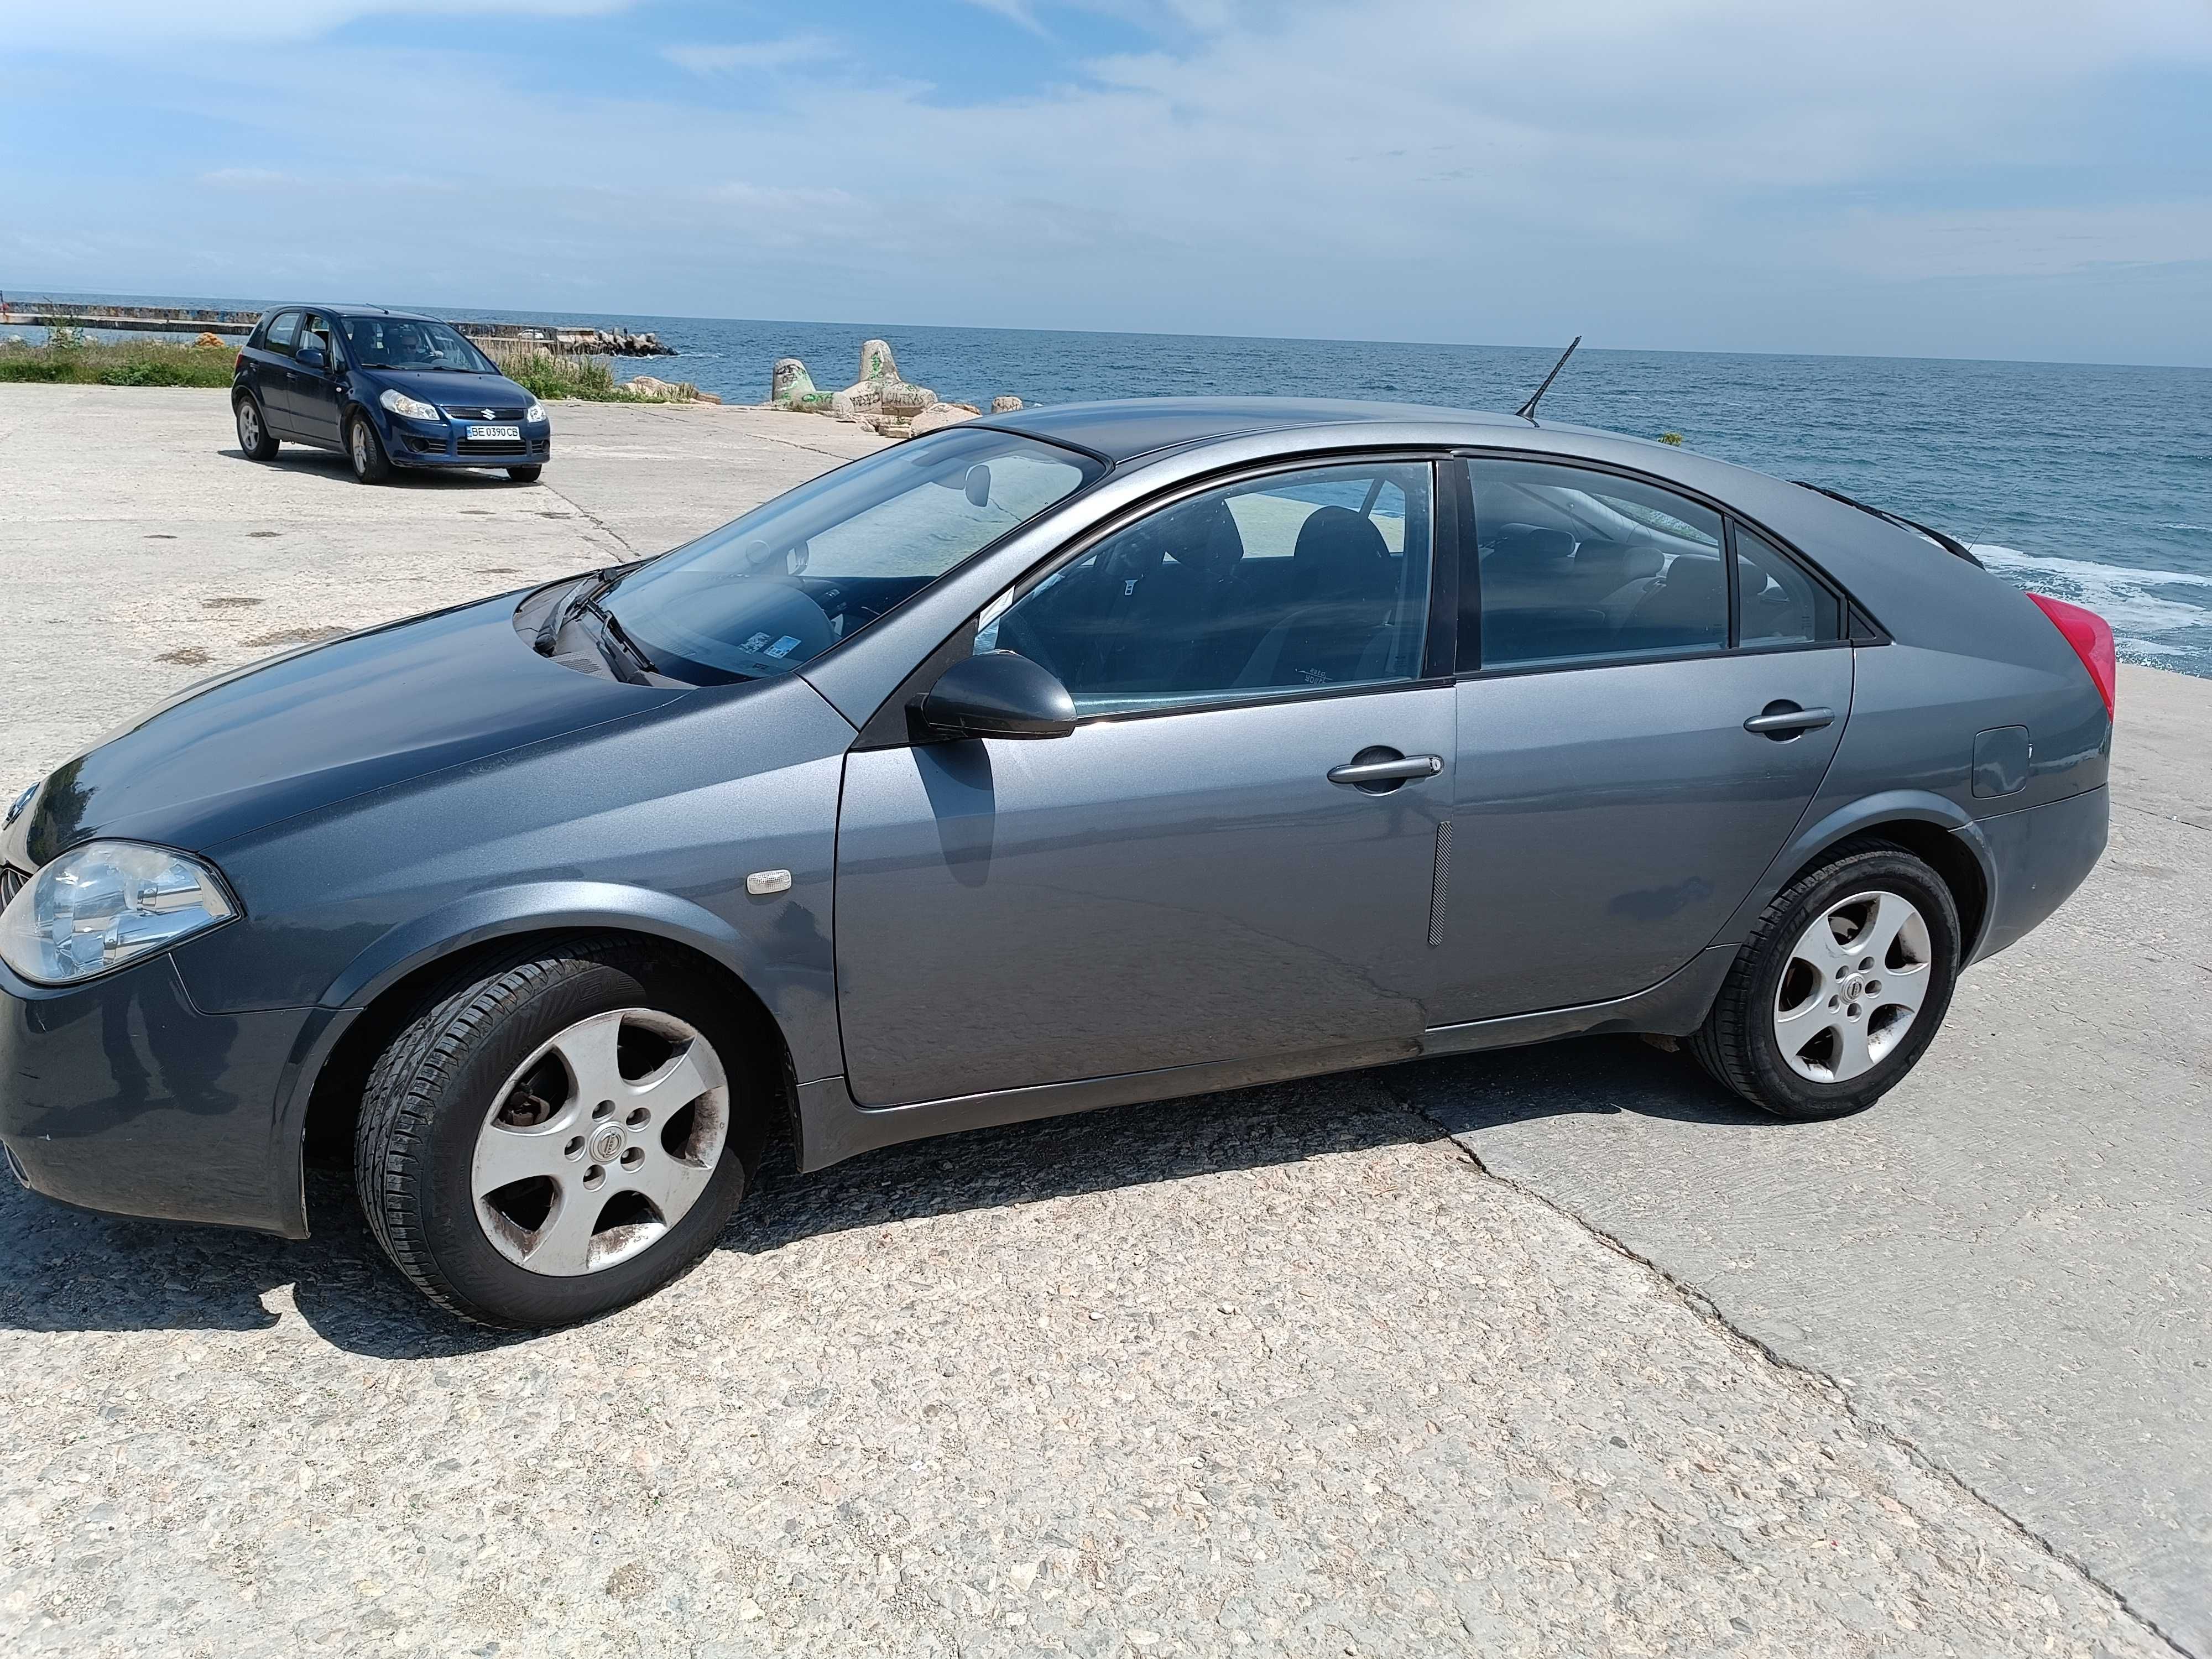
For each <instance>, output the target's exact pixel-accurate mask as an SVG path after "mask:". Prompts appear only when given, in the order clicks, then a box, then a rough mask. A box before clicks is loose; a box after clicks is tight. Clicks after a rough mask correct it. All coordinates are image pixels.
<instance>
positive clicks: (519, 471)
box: [507, 466, 545, 483]
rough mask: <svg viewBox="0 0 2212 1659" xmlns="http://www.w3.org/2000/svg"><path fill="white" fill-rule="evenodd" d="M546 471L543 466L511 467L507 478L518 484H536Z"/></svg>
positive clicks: (508, 469)
mask: <svg viewBox="0 0 2212 1659" xmlns="http://www.w3.org/2000/svg"><path fill="white" fill-rule="evenodd" d="M544 471H545V469H544V467H542V466H510V467H509V468H507V477H510V478H512V479H513V480H514V481H515V483H537V482H538V478H539V477H540V476H541V475H542V474H543V473H544Z"/></svg>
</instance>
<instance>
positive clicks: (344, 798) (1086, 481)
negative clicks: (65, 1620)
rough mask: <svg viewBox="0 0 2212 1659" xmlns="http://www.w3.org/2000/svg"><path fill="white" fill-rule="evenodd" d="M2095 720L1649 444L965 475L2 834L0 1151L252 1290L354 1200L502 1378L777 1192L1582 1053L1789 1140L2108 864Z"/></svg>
mask: <svg viewBox="0 0 2212 1659" xmlns="http://www.w3.org/2000/svg"><path fill="white" fill-rule="evenodd" d="M342 327H343V323H342V319H337V318H335V317H334V318H333V319H332V330H333V337H335V335H336V334H337V332H338V331H341V330H342ZM370 337H371V338H374V337H376V336H374V335H371V336H370ZM355 339H356V337H355V336H354V335H352V334H348V335H347V340H348V343H349V345H350V344H351V343H353V342H354V341H355ZM295 361H296V359H295ZM430 383H431V382H430V380H429V379H428V377H427V376H426V377H425V379H424V380H423V381H422V384H423V385H424V386H426V387H427V386H428V385H429V384H430ZM409 395H410V397H411V396H413V395H414V394H412V393H410V394H409ZM442 406H443V405H442V404H441V409H442ZM404 418H411V417H404ZM2112 688H2113V662H2112V636H2111V634H2110V632H2109V630H2107V629H2106V628H2105V627H2104V625H2103V624H2102V623H2100V621H2099V620H2098V619H2097V618H2096V617H2093V615H2091V614H2090V613H2089V612H2087V611H2081V610H2080V609H2078V608H2076V607H2074V606H2071V605H2063V604H2060V603H2058V602H2057V601H2054V600H2049V599H2038V598H2034V597H2033V596H2030V595H2027V594H2023V593H2021V592H2019V591H2018V590H2016V589H2015V588H2013V587H2011V586H2008V585H2006V584H2005V583H2004V582H2002V581H2001V580H1998V579H1997V578H1996V577H1995V576H1993V575H1991V574H1990V573H1988V572H1987V571H1985V570H1984V569H1982V568H1980V567H1979V566H1978V564H1977V563H1976V562H1974V561H1973V559H1972V556H1970V555H1968V554H1967V552H1966V550H1965V549H1963V548H1961V547H1960V546H1959V545H1958V544H1956V543H1954V542H1952V541H1950V540H1949V539H1948V538H1945V537H1943V536H1942V535H1940V534H1938V533H1936V532H1923V531H1922V530H1920V529H1918V528H1917V527H1916V526H1911V525H1908V524H1905V522H1903V521H1901V520H1896V519H1894V518H1893V517H1892V516H1891V515H1889V514H1887V513H1880V512H1877V511H1875V510H1873V509H1869V508H1864V507H1859V506H1858V505H1857V504H1855V503H1851V502H1848V501H1844V500H1842V499H1840V498H1838V497H1835V496H1832V495H1828V494H1826V493H1824V492H1821V491H1819V490H1816V489H1810V488H1807V487H1804V486H1801V485H1798V484H1792V483H1782V482H1780V481H1778V480H1776V479H1773V478H1769V477H1762V476H1760V475H1759V474H1757V473H1754V472H1749V471H1744V470H1742V469H1741V468H1738V467H1734V466H1729V465H1723V463H1721V462H1718V461H1715V460H1710V459H1705V458H1703V457H1700V456H1698V455H1694V454H1686V453H1682V452H1681V451H1680V450H1677V449H1671V448H1668V447H1664V446H1662V445H1657V444H1650V443H1644V442H1642V441H1637V440H1633V439H1628V438H1622V437H1616V436H1611V435H1606V434H1602V433H1595V432H1589V431H1583V430H1578V429H1575V428H1553V427H1541V426H1539V425H1537V424H1536V423H1535V422H1533V421H1528V420H1522V419H1520V418H1516V417H1504V416H1482V415H1463V414H1455V413H1451V412H1449V411H1443V410H1433V409H1419V408H1404V407H1382V406H1374V405H1360V404H1337V403H1322V402H1290V401H1271V400H1261V399H1255V400H1229V401H1189V400H1173V399H1160V400H1154V401H1146V402H1140V403H1127V404H1094V405H1089V406H1077V407H1063V408H1047V409H1041V410H1026V411H1023V412H1021V413H1019V414H1016V415H1012V416H1006V417H1002V418H994V419H993V420H991V421H988V422H980V421H979V422H969V423H968V424H967V425H964V426H960V427H957V428H952V429H951V430H949V431H945V432H943V433H939V434H937V435H933V436H930V437H927V438H924V439H921V440H919V441H915V442H912V443H908V444H903V445H900V446H898V447H894V448H889V449H885V450H883V451H881V452H879V453H875V454H872V455H870V456H868V457H867V458H866V459H861V460H858V461H854V462H853V463H851V464H850V465H846V466H842V467H840V468H838V469H837V470H836V471H833V472H830V473H828V474H826V475H825V476H823V477H819V478H817V479H816V480H815V481H814V482H812V483H808V484H805V485H802V486H801V487H800V488H799V489H794V490H793V491H791V492H789V493H788V494H787V495H782V496H780V497H778V498H777V499H775V500H774V501H769V503H767V504H766V505H765V506H763V507H758V508H757V509H755V510H754V511H752V512H750V513H747V514H745V515H744V517H743V518H740V519H738V520H736V521H735V522H733V523H732V524H730V525H728V526H725V527H724V528H722V529H720V530H717V531H714V532H712V533H710V534H708V535H706V536H703V537H702V538H699V539H698V540H696V541H695V542H692V543H690V544H688V545H686V546H684V547H680V548H678V549H677V550H675V551H673V552H671V553H667V554H664V555H662V556H659V557H658V558H655V559H650V560H647V561H644V562H640V563H635V564H629V565H623V566H618V567H616V568H611V569H606V570H599V571H592V572H586V573H582V574H578V575H576V576H574V577H573V578H570V579H568V580H563V581H558V582H555V583H552V584H550V585H549V586H541V587H538V588H535V589H532V590H531V591H528V592H515V593H509V594H507V595H504V596H502V597H500V598H497V599H484V600H483V601H481V602H478V603H476V604H471V605H460V606H458V607H456V608H454V609H452V610H447V611H438V612H435V613H434V614H432V615H429V616H425V617H416V618H415V619H414V620H412V621H409V622H403V623H394V624H392V625H390V626H388V627H384V628H378V629H370V630H368V631H367V632H365V633H362V634H357V635H352V636H350V637H349V638H346V639H343V640H338V641H332V642H330V643H327V644H324V645H319V646H313V647H307V648H304V649H302V650H300V651H296V652H294V653H289V654H288V655H284V656H280V657H276V658H272V659H269V660H267V661H265V662H262V663H259V664H257V665H252V666H250V667H247V668H245V669H242V670H240V671H237V672H235V673H232V674H229V675H226V676H222V677H220V678H216V679H212V680H209V681H206V682H204V683H203V684H199V685H197V686H194V687H192V688H191V689H190V690H186V691H185V692H183V693H181V694H179V696H176V697H173V698H172V699H171V700H170V701H169V702H167V703H166V704H164V705H162V706H161V707H160V708H156V709H154V710H153V711H151V712H150V713H149V714H147V715H145V716H144V717H143V719H141V720H138V721H137V723H136V724H135V725H133V726H131V727H130V728H129V729H128V730H125V731H124V732H120V733H118V734H117V735H114V736H112V737H111V738H107V739H106V741H104V742H102V743H100V744H98V745H96V746H95V747H94V748H92V749H90V750H87V751H86V752H85V753H83V754H82V755H80V756H78V757H76V759H74V760H72V761H70V763H68V764H67V765H65V766H64V767H62V768H61V769H59V770H58V771H57V772H55V773H54V774H53V775H52V776H50V777H48V778H47V779H46V780H45V781H43V782H42V783H40V784H39V785H38V786H36V787H33V789H31V790H29V791H27V793H25V795H24V796H23V798H22V799H19V800H18V801H17V802H16V803H15V806H14V808H13V809H12V810H11V811H10V812H9V820H8V827H7V829H6V832H5V837H4V841H0V856H4V860H5V875H4V883H5V886H4V893H5V895H6V898H7V904H6V908H5V910H4V912H0V963H4V966H0V1143H4V1145H5V1146H6V1148H7V1154H8V1158H9V1163H10V1164H11V1166H12V1167H13V1168H14V1169H15V1171H16V1172H17V1174H18V1175H19V1176H20V1177H21V1179H22V1180H23V1181H25V1182H27V1184H28V1185H30V1186H31V1187H33V1188H35V1189H37V1190H38V1191H40V1192H43V1193H46V1194H51V1195H52V1196H53V1197H55V1198H58V1199H64V1200H68V1201H70V1202H71V1203H76V1204H82V1205H87V1206H92V1207H94V1208H99V1209H105V1210H111V1211H118V1212H124V1213H127V1214H132V1215H144V1216H161V1217H170V1218H178V1219H182V1220H190V1221H213V1222H226V1223H230V1224H233V1225H241V1226H248V1227H258V1228H264V1229H267V1230H269V1231H273V1232H277V1233H283V1234H285V1235H288V1236H294V1237H296V1236H300V1235H301V1234H303V1233H304V1232H305V1231H306V1229H307V1207H306V1204H305V1200H304V1199H303V1196H302V1190H301V1168H302V1163H303V1157H304V1154H305V1152H307V1149H308V1148H309V1147H310V1146H329V1147H342V1148H344V1149H346V1150H347V1151H348V1152H349V1153H350V1156H351V1158H352V1160H353V1164H354V1168H355V1170H356V1175H357V1177H358V1188H359V1194H360V1200H361V1203H362V1208H363V1209H364V1210H365V1211H366V1212H367V1214H368V1221H369V1225H370V1226H371V1227H372V1228H373V1229H374V1232H375V1235H376V1237H377V1238H378V1239H379V1240H380V1242H381V1243H382V1244H383V1246H384V1248H385V1249H386V1250H387V1251H388V1252H389V1253H390V1255H391V1257H392V1261H395V1262H396V1263H397V1264H398V1267H399V1268H400V1270H401V1271H402V1272H403V1273H405V1274H406V1275H407V1276H408V1277H409V1278H410V1279H411V1280H412V1281H413V1282H414V1283H415V1284H416V1285H417V1286H419V1287H420V1288H421V1289H422V1291H423V1292H424V1293H426V1294H427V1295H428V1296H430V1297H433V1298H435V1300H436V1301H437V1302H439V1303H440V1304H442V1305H443V1306H445V1307H447V1308H448V1309H450V1310H453V1312H455V1313H457V1314H459V1315H461V1316H465V1317H467V1318H470V1319H474V1320H479V1321H483V1322H487V1323H490V1324H495V1325H507V1326H518V1327H532V1326H544V1325H551V1324H557V1323H560V1322H564V1321H568V1320H574V1319H578V1318H582V1317H585V1316H590V1315H592V1314H596V1313H599V1312H602V1311H604V1310H607V1309H610V1308H613V1307H616V1306H617V1305H619V1304H623V1303H624V1302H628V1301H629V1300H631V1299H633V1298H635V1297H639V1296H641V1295H643V1294H645V1293H646V1292H647V1291H651V1290H653V1289H654V1288H655V1287H657V1286H659V1285H662V1284H665V1282H666V1281H667V1280H668V1279H671V1277H672V1276H674V1275H675V1274H677V1273H680V1272H682V1271H683V1270H684V1268H685V1267H687V1266H689V1265H690V1263H692V1262H693V1261H696V1260H697V1259H698V1258H699V1257H700V1256H701V1255H702V1254H703V1253H704V1252H705V1251H706V1250H707V1249H708V1248H709V1247H710V1246H711V1245H712V1244H713V1243H714V1240H715V1239H716V1238H717V1237H719V1236H720V1234H721V1232H722V1231H723V1229H724V1227H725V1225H726V1224H727V1222H728V1220H729V1218H730V1216H731V1213H732V1211H733V1210H734V1209H735V1208H736V1207H737V1206H738V1203H739V1201H740V1200H742V1199H743V1197H744V1194H745V1192H746V1189H747V1187H748V1185H749V1184H750V1182H751V1181H752V1180H753V1176H754V1171H755V1170H756V1168H757V1161H758V1158H759V1156H760V1152H761V1149H762V1146H763V1141H764V1140H765V1139H767V1137H768V1136H769V1134H770V1133H771V1132H773V1131H775V1130H777V1129H782V1130H785V1131H787V1132H788V1133H790V1134H791V1135H792V1136H793V1139H794V1140H795V1143H796V1152H797V1159H798V1162H799V1166H800V1168H801V1169H802V1170H817V1169H820V1168H822V1167H823V1166H824V1165H826V1164H834V1163H836V1161H838V1160H839V1159H841V1158H850V1157H852V1156H854V1154H855V1153H859V1152H866V1151H867V1150H869V1149H870V1148H872V1147H878V1146H887V1145H889V1144H890V1143H893V1142H896V1141H902V1140H908V1139H913V1138H915V1137H917V1136H922V1135H933V1134H939V1133H945V1132H946V1131H948V1130H957V1129H964V1128H969V1127H975V1126H976V1125H981V1124H990V1123H1004V1122H1007V1121H1013V1120H1017V1119H1022V1118H1031V1117H1038V1116H1042V1115H1049V1114H1053V1113H1058V1112H1069V1111H1076V1110H1081V1109H1086V1108H1090V1107H1096V1106H1105V1105H1109V1104H1113V1103H1119V1102H1128V1101H1139V1100H1155V1099H1160V1098H1163V1097H1171V1096H1176V1095H1183V1094H1188V1093H1192V1092H1195V1091H1200V1090H1206V1089H1216V1088H1222V1087H1226V1086H1231V1085H1243V1084H1249V1083H1254V1082H1257V1081H1261V1080H1263V1079H1279V1078H1288V1077H1294V1076H1298V1075H1302V1074H1309V1073H1320V1072H1327V1071H1332V1070H1337V1069H1341V1068H1345V1067H1351V1066H1372V1065H1377V1064H1381V1063H1383V1062H1387V1061H1393V1060H1409V1059H1412V1058H1414V1057H1415V1056H1418V1055H1422V1054H1455V1053H1462V1052H1466V1051H1468V1050H1474V1049H1480V1048H1493V1047H1498V1046H1502V1045H1506V1044H1514V1043H1528V1042H1544V1041H1547V1040H1548V1039H1551V1038H1554V1037H1561V1036H1570V1035H1571V1034H1574V1033H1577V1032H1589V1031H1623V1032H1648V1033H1656V1034H1662V1035H1666V1036H1674V1037H1677V1038H1682V1039H1686V1042H1687V1045H1688V1047H1689V1048H1690V1049H1691V1051H1692V1053H1693V1054H1695V1055H1696V1057H1697V1058H1698V1060H1699V1061H1701V1062H1702V1063H1703V1064H1704V1066H1705V1067H1706V1069H1707V1070H1709V1071H1710V1072H1711V1073H1712V1075H1713V1076H1714V1077H1715V1078H1717V1079H1719V1081H1720V1083H1721V1084H1722V1085H1723V1086H1725V1087H1726V1088H1728V1089H1729V1090H1731V1091H1734V1092H1735V1093H1736V1094H1737V1095H1739V1096H1741V1097H1743V1098H1744V1099H1746V1100H1747V1101H1750V1102H1753V1103H1756V1104H1757V1105H1759V1106H1760V1107H1763V1108H1765V1109H1767V1110H1768V1111H1771V1112H1774V1113H1778V1114H1780V1115H1783V1116H1784V1117H1790V1118H1825V1117H1833V1116H1836V1115H1839V1114H1842V1113H1846V1112H1854V1111H1857V1110H1860V1109H1863V1108H1864V1107H1866V1106H1868V1105H1869V1104H1870V1103H1873V1102H1874V1101H1875V1100H1876V1099H1878V1098H1879V1097H1881V1095H1882V1094H1883V1093H1884V1091H1887V1090H1888V1089H1890V1088H1892V1087H1893V1086H1894V1085H1896V1083H1897V1082H1898V1080H1899V1079H1900V1078H1902V1077H1903V1076H1904V1075H1905V1073H1906V1072H1907V1071H1909V1070H1910V1069H1911V1066H1913V1064H1914V1063H1915V1062H1916V1061H1917V1060H1918V1059H1919V1057H1920V1056H1921V1054H1923V1052H1924V1051H1925V1050H1926V1048H1927V1047H1928V1045H1929V1042H1931V1041H1932V1040H1933V1039H1934V1038H1935V1036H1936V1032H1937V1030H1938V1029H1939V1027H1940V1026H1941V1024H1942V1020H1943V1017H1944V1012H1945V1010H1946V1008H1947V1007H1948V1004H1949V1002H1950V999H1951V993H1952V986H1953V982H1954V979H1955V977H1956V975H1958V973H1959V972H1960V969H1962V968H1965V967H1966V966H1967V965H1968V964H1970V963H1973V962H1976V961H1978V960H1980V959H1982V958H1984V957H1988V956H1990V955H1991V954H1992V953H1994V952H1996V951H2001V950H2003V949H2004V948H2005V947H2006V946H2007V945H2010V944H2011V943H2013V941H2015V939H2019V938H2020V937H2021V935H2022V934H2023V933H2027V931H2028V930H2029V929H2030V928H2032V927H2035V926H2036V925H2037V924H2038V923H2039V922H2040V921H2042V920H2043V919H2044V918H2045V916H2047V915H2050V914H2051V911H2052V910H2053V909H2054V908H2056V907H2057V905H2058V904H2059V903H2060V902H2062V901H2063V899H2064V897H2065V896H2067V895H2068V894H2069V892H2071V891H2072V890H2074V888H2075V886H2076V885H2077V884H2079V883H2080V882H2081V879H2082V878H2083V876H2084V875H2085V874H2087V872H2088V871H2089V869H2090V867H2091V866H2093V864H2094V862H2095V861H2096V860H2097V858H2098V856H2099V854H2100V852H2101V850H2102V848H2103V847H2104V843H2105V834H2106V769H2107V762H2108V758H2109V754H2110V749H2111V741H2112ZM1654 1063H1664V1062H1662V1061H1658V1060H1656V1059H1655V1062H1654Z"/></svg>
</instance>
